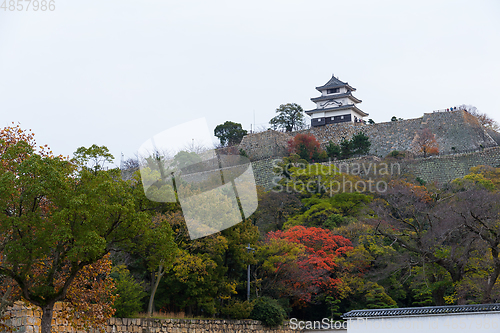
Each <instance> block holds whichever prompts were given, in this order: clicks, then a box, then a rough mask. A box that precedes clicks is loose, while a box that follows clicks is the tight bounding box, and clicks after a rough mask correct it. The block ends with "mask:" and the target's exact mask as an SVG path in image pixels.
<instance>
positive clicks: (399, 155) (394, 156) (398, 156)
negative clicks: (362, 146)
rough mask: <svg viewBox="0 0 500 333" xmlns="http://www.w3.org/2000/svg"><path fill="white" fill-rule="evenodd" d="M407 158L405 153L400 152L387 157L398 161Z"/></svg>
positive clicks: (392, 152)
mask: <svg viewBox="0 0 500 333" xmlns="http://www.w3.org/2000/svg"><path fill="white" fill-rule="evenodd" d="M405 156H406V153H405V152H401V151H398V150H393V151H391V152H390V153H389V155H387V157H392V158H397V159H402V158H405Z"/></svg>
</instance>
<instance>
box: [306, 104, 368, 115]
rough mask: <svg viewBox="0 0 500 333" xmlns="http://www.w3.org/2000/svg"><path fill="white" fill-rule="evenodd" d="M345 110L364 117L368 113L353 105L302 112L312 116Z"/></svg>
mask: <svg viewBox="0 0 500 333" xmlns="http://www.w3.org/2000/svg"><path fill="white" fill-rule="evenodd" d="M347 109H352V110H355V111H356V112H358V113H359V114H360V115H361V116H363V117H366V116H369V114H368V113H366V112H364V111H362V110H360V109H358V107H357V106H356V105H354V104H346V105H341V106H336V107H333V108H324V109H312V110H306V111H304V112H305V113H306V114H307V115H309V116H310V115H311V114H314V113H316V112H325V111H340V110H347Z"/></svg>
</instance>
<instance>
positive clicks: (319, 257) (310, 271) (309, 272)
mask: <svg viewBox="0 0 500 333" xmlns="http://www.w3.org/2000/svg"><path fill="white" fill-rule="evenodd" d="M267 237H268V238H269V239H283V240H286V241H287V242H290V243H295V244H300V245H302V246H304V248H305V254H306V255H305V256H303V257H301V258H299V259H298V260H297V262H296V264H297V265H298V270H296V271H295V272H294V273H293V274H289V276H288V277H287V278H286V279H284V280H282V281H279V283H281V284H283V285H284V286H287V287H285V288H282V289H284V290H288V292H287V293H288V294H289V295H295V297H296V299H295V303H296V304H298V305H305V304H306V303H309V302H311V301H313V299H314V297H315V296H316V295H318V294H319V293H320V292H326V293H327V294H330V295H335V296H340V295H341V294H343V293H344V292H343V289H344V288H346V285H345V281H343V280H342V277H341V276H342V274H341V273H342V272H343V270H344V269H345V267H342V266H341V265H339V259H340V258H341V257H344V256H345V255H346V253H347V252H349V251H351V250H352V249H353V247H352V244H351V241H350V240H349V239H347V238H345V237H343V236H338V235H335V234H334V233H333V232H332V231H330V230H327V229H322V228H315V227H309V228H307V227H304V226H295V227H293V228H290V229H288V230H286V231H275V232H270V233H268V234H267ZM280 265H281V264H280V263H277V267H276V269H278V268H281V269H282V267H280ZM283 296H285V295H283Z"/></svg>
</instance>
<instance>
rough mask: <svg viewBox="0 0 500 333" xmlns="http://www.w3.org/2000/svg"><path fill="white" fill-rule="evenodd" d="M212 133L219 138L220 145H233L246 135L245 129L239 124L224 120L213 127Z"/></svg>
mask: <svg viewBox="0 0 500 333" xmlns="http://www.w3.org/2000/svg"><path fill="white" fill-rule="evenodd" d="M214 135H215V136H216V137H217V138H219V141H220V144H221V145H222V146H234V145H237V144H239V143H240V142H241V139H243V137H244V136H245V135H247V131H246V130H244V129H243V128H242V127H241V124H238V123H234V122H232V121H226V122H225V123H224V124H220V125H217V127H215V130H214Z"/></svg>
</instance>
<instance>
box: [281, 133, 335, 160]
mask: <svg viewBox="0 0 500 333" xmlns="http://www.w3.org/2000/svg"><path fill="white" fill-rule="evenodd" d="M288 151H289V153H291V154H297V155H299V156H300V158H302V159H304V160H306V161H312V160H317V159H320V158H322V157H323V158H324V157H326V156H322V155H326V153H325V154H322V150H321V147H320V144H319V142H318V140H317V139H316V137H315V136H314V135H312V134H305V133H300V134H297V135H296V136H295V137H293V139H290V140H289V141H288Z"/></svg>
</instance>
